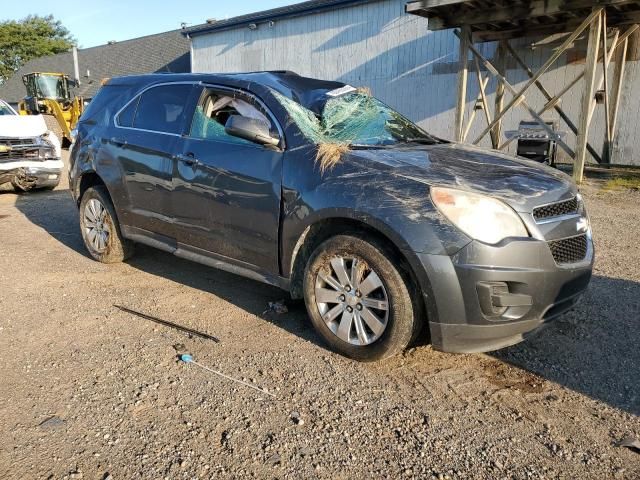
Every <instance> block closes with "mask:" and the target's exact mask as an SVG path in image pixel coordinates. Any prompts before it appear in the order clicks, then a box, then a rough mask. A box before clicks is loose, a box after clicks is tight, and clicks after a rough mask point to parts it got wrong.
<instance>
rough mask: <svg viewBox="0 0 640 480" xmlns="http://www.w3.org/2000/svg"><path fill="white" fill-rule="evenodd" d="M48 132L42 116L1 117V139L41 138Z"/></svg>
mask: <svg viewBox="0 0 640 480" xmlns="http://www.w3.org/2000/svg"><path fill="white" fill-rule="evenodd" d="M46 132H47V125H46V123H45V122H44V119H43V118H42V115H2V116H0V138H31V137H39V136H40V135H42V134H44V133H46Z"/></svg>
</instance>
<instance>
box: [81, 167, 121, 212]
mask: <svg viewBox="0 0 640 480" xmlns="http://www.w3.org/2000/svg"><path fill="white" fill-rule="evenodd" d="M77 185H78V186H77V192H76V199H77V203H78V205H80V202H81V201H82V196H83V195H84V193H85V192H86V191H87V190H88V189H89V188H91V187H95V186H96V185H99V186H102V187H104V188H105V190H107V193H109V197H111V201H112V202H113V198H112V196H111V193H110V192H109V189H108V188H107V184H106V183H105V182H104V180H102V178H101V177H100V175H98V174H97V173H96V172H95V171H94V170H87V171H86V172H83V173H82V175H81V177H80V181H79V182H78V184H77Z"/></svg>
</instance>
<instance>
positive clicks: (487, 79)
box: [462, 76, 489, 142]
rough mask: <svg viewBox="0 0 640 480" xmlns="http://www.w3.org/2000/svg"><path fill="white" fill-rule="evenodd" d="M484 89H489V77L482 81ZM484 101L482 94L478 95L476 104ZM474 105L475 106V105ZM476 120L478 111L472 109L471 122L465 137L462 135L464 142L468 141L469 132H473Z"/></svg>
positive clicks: (466, 128)
mask: <svg viewBox="0 0 640 480" xmlns="http://www.w3.org/2000/svg"><path fill="white" fill-rule="evenodd" d="M482 82H483V83H482V88H485V89H486V88H487V84H488V83H489V77H488V76H487V77H485V78H484V79H483V81H482ZM481 100H482V96H481V94H480V93H478V96H477V97H476V101H475V103H478V102H479V101H481ZM475 103H474V105H475ZM475 119H476V109H475V108H474V109H472V110H471V115H470V116H469V121H468V122H467V126H466V127H465V129H464V135H462V141H463V142H464V141H466V140H467V136H468V135H469V131H470V130H471V127H472V126H473V122H474V120H475Z"/></svg>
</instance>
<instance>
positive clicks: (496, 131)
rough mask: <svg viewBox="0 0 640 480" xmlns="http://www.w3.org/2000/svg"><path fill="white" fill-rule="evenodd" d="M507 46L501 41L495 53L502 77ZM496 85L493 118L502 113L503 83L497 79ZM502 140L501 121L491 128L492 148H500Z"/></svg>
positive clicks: (504, 73)
mask: <svg viewBox="0 0 640 480" xmlns="http://www.w3.org/2000/svg"><path fill="white" fill-rule="evenodd" d="M507 46H508V42H507V41H506V40H501V41H500V43H499V44H498V50H497V52H496V68H497V69H498V72H499V73H500V75H502V76H503V77H505V78H506V77H507ZM497 81H498V85H497V86H496V99H495V108H494V110H493V115H494V117H497V116H498V115H500V113H502V110H503V109H504V90H505V88H504V83H502V82H501V81H500V80H499V79H497ZM501 138H502V120H499V121H498V123H496V125H495V127H493V139H495V141H496V145H495V146H494V148H498V147H499V146H500V139H501Z"/></svg>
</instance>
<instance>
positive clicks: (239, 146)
mask: <svg viewBox="0 0 640 480" xmlns="http://www.w3.org/2000/svg"><path fill="white" fill-rule="evenodd" d="M241 112H242V113H241ZM238 114H243V115H245V116H251V117H252V118H261V119H264V121H265V122H267V123H268V124H269V125H270V128H271V129H272V130H273V131H278V130H279V126H278V125H277V123H276V121H275V119H274V117H273V116H272V115H271V114H270V113H269V112H268V111H267V109H266V107H265V106H264V105H263V104H262V103H261V102H260V101H259V100H258V99H256V98H254V97H252V96H250V95H248V94H246V93H241V92H238V91H233V90H231V89H226V88H224V87H215V88H214V87H212V88H204V89H203V90H202V92H201V94H200V98H199V101H198V104H197V106H196V108H195V110H194V113H193V116H192V119H191V125H190V127H187V130H186V132H187V133H186V134H185V136H184V139H183V146H182V152H181V156H180V157H179V158H178V159H177V161H176V170H175V174H174V194H173V198H174V217H175V220H176V226H177V227H178V230H179V233H178V242H179V243H181V244H183V246H184V245H188V246H191V247H195V248H196V249H197V250H204V251H207V252H213V253H215V254H218V255H222V256H224V257H228V258H230V259H234V260H239V261H242V262H244V263H247V264H250V265H253V266H256V267H258V268H259V269H261V270H264V271H267V272H271V273H277V272H278V228H279V218H280V184H281V178H282V157H283V152H282V150H281V149H280V148H268V147H264V146H262V145H258V144H256V143H252V142H249V141H247V140H243V139H240V138H237V137H232V136H230V135H228V134H227V133H225V129H224V124H225V122H226V119H227V118H228V117H229V115H238ZM280 137H281V138H282V136H281V135H280Z"/></svg>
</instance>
